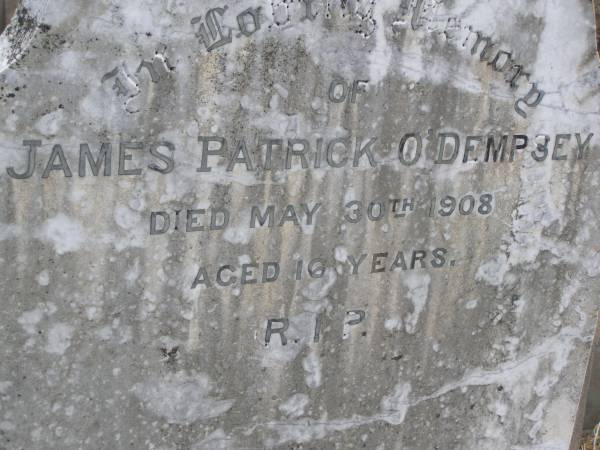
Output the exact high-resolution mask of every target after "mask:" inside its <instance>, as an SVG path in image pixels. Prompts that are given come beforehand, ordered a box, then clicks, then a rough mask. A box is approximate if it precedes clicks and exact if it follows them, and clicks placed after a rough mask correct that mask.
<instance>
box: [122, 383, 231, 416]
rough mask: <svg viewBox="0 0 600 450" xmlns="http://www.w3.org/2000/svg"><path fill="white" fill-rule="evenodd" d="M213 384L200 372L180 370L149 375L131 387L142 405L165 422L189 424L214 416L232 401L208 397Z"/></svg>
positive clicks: (224, 409) (228, 408)
mask: <svg viewBox="0 0 600 450" xmlns="http://www.w3.org/2000/svg"><path fill="white" fill-rule="evenodd" d="M213 390H214V385H213V383H212V382H211V380H210V378H209V377H208V376H207V375H205V374H202V373H199V374H196V375H186V374H184V373H182V372H178V373H175V374H172V373H171V374H167V375H165V376H164V377H161V378H158V377H155V378H151V379H148V380H146V381H144V382H142V383H137V384H136V385H134V386H133V389H132V391H133V393H134V394H135V395H136V397H137V398H138V399H139V400H140V401H142V402H143V403H144V405H145V406H146V408H148V409H149V410H150V411H152V412H153V413H154V414H156V415H158V416H161V417H162V418H164V419H165V420H166V421H167V422H168V423H174V424H175V423H176V424H186V425H189V424H192V423H194V422H196V421H204V420H208V419H212V418H214V417H218V416H220V415H222V414H224V413H226V412H227V411H229V410H230V409H231V407H232V406H233V404H234V400H219V399H218V398H216V397H212V396H211V393H212V391H213Z"/></svg>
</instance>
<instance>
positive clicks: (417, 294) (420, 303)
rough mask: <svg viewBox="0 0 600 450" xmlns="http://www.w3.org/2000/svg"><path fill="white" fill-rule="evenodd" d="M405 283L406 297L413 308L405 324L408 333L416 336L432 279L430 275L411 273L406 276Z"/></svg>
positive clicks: (405, 319)
mask: <svg viewBox="0 0 600 450" xmlns="http://www.w3.org/2000/svg"><path fill="white" fill-rule="evenodd" d="M403 281H404V284H405V285H406V287H407V288H408V292H407V293H406V296H407V297H408V299H409V300H410V301H411V303H412V307H413V311H412V312H411V313H409V314H407V315H406V317H405V318H404V323H405V326H406V332H407V333H408V334H414V333H416V332H417V325H418V322H419V317H420V316H421V313H422V312H423V310H424V309H425V305H426V304H427V297H428V296H429V283H430V282H431V277H430V276H429V275H428V274H417V273H410V274H408V275H406V276H405V278H404V280H403Z"/></svg>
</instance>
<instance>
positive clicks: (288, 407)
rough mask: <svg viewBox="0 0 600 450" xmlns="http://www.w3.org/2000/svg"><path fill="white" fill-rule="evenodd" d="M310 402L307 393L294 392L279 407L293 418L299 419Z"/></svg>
mask: <svg viewBox="0 0 600 450" xmlns="http://www.w3.org/2000/svg"><path fill="white" fill-rule="evenodd" d="M309 403H310V397H309V396H308V395H306V394H294V395H292V396H291V397H290V398H288V399H287V400H286V401H285V402H284V403H282V404H281V405H279V407H278V409H279V411H281V412H282V413H283V414H285V415H286V416H287V417H289V418H291V419H297V418H298V417H301V416H303V415H304V414H305V412H306V408H307V406H308V405H309Z"/></svg>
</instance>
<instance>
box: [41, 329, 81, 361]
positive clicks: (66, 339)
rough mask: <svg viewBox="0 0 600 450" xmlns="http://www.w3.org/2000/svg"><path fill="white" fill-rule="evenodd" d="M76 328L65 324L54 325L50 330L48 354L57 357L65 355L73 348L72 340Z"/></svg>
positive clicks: (47, 346) (47, 345)
mask: <svg viewBox="0 0 600 450" xmlns="http://www.w3.org/2000/svg"><path fill="white" fill-rule="evenodd" d="M73 331H74V328H73V327H72V326H70V325H67V324H64V323H58V324H56V325H53V326H52V327H50V329H49V330H48V343H47V344H46V352H48V353H52V354H55V355H63V354H64V353H65V352H66V351H67V349H68V348H69V347H70V346H71V338H72V336H73Z"/></svg>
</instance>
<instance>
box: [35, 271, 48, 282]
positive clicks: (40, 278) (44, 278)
mask: <svg viewBox="0 0 600 450" xmlns="http://www.w3.org/2000/svg"><path fill="white" fill-rule="evenodd" d="M35 281H37V282H38V284H39V285H40V286H48V285H49V284H50V274H49V273H48V271H47V270H42V271H41V272H40V273H38V274H37V276H36V277H35Z"/></svg>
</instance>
